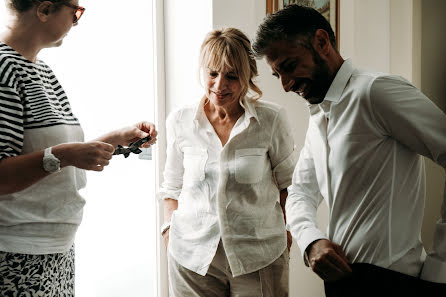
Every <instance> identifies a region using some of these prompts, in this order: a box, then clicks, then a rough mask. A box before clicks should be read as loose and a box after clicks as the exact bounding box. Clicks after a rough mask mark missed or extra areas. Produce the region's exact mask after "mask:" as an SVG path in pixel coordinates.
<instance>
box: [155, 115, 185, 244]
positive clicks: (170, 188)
mask: <svg viewBox="0 0 446 297" xmlns="http://www.w3.org/2000/svg"><path fill="white" fill-rule="evenodd" d="M176 122H177V119H176V114H175V113H174V114H171V115H169V117H168V118H167V120H166V140H167V158H166V164H165V167H164V173H163V176H164V181H163V184H162V186H161V189H160V190H159V192H158V194H157V195H158V198H159V199H162V200H164V223H170V221H171V219H172V214H173V212H174V211H175V210H176V209H178V199H179V197H180V194H181V189H182V186H183V172H184V168H183V153H182V151H181V149H180V148H179V146H178V142H177V140H178V139H177V136H176V133H175V124H176ZM169 233H170V229H169V230H168V231H166V232H165V233H164V234H163V238H164V243H165V245H166V248H167V246H168V243H169Z"/></svg>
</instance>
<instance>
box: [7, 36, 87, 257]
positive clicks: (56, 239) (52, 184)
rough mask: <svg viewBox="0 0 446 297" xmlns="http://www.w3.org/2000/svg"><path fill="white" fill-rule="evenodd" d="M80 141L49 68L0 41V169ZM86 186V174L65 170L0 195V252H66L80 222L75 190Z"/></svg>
mask: <svg viewBox="0 0 446 297" xmlns="http://www.w3.org/2000/svg"><path fill="white" fill-rule="evenodd" d="M82 141H84V134H83V131H82V128H81V126H80V124H79V122H78V120H77V118H76V117H75V116H74V115H73V113H72V111H71V107H70V104H69V102H68V99H67V96H66V95H65V92H64V90H63V89H62V87H61V85H60V84H59V82H58V81H57V79H56V76H55V75H54V73H53V72H52V70H51V69H50V68H49V67H48V66H47V65H46V64H45V63H44V62H42V61H38V62H37V63H32V62H30V61H28V60H26V59H25V58H24V57H23V56H22V55H20V54H19V53H18V52H16V51H14V50H13V49H12V48H11V47H9V46H8V45H6V44H4V43H1V42H0V166H1V162H2V160H4V159H5V158H9V157H15V156H18V155H25V154H28V153H31V152H35V151H42V150H44V149H45V148H47V147H50V146H54V145H57V144H61V143H69V142H82ZM0 182H1V181H0ZM85 184H86V176H85V171H84V170H82V169H79V168H76V167H74V166H67V167H64V168H62V170H61V171H59V172H56V173H53V174H51V175H49V176H47V177H46V178H44V179H42V180H40V181H39V182H37V183H35V184H33V185H32V186H30V187H28V188H26V189H24V190H22V191H19V192H15V193H12V194H6V195H1V196H0V251H3V252H11V253H22V254H50V253H62V252H66V251H68V250H69V249H70V248H71V246H72V244H73V241H74V237H75V234H76V230H77V228H78V226H79V224H80V223H81V220H82V210H83V207H84V204H85V200H84V198H83V197H82V196H81V195H80V193H79V190H80V189H81V188H83V187H85Z"/></svg>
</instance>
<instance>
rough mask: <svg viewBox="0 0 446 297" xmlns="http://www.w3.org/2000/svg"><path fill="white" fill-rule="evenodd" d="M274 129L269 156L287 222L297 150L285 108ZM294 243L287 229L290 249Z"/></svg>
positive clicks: (278, 116) (275, 122)
mask: <svg viewBox="0 0 446 297" xmlns="http://www.w3.org/2000/svg"><path fill="white" fill-rule="evenodd" d="M272 131H273V132H272V133H273V134H272V135H271V148H270V150H269V157H270V160H271V168H272V171H273V176H274V179H275V181H276V183H277V185H278V188H279V189H280V206H281V207H282V211H283V218H284V220H285V224H286V215H285V204H286V199H287V196H288V190H287V189H286V187H288V186H289V185H290V184H291V178H292V174H293V170H294V167H295V166H296V152H295V150H294V138H293V135H292V131H291V127H290V125H289V123H288V120H287V115H286V111H285V109H284V108H282V109H280V111H279V112H278V113H277V116H276V118H275V119H274V123H273V127H272ZM292 243H293V237H292V236H291V233H290V232H289V231H287V248H288V251H289V250H290V248H291V245H292Z"/></svg>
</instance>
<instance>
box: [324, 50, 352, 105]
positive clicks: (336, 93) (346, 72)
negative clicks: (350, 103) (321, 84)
mask: <svg viewBox="0 0 446 297" xmlns="http://www.w3.org/2000/svg"><path fill="white" fill-rule="evenodd" d="M354 70H355V69H354V67H353V64H352V61H351V60H350V59H347V60H345V61H344V63H342V65H341V68H339V70H338V73H336V76H335V78H334V79H333V82H332V83H331V85H330V88H329V89H328V91H327V94H326V95H325V98H324V101H325V100H327V101H331V102H338V101H339V99H340V98H341V96H342V93H343V92H344V89H345V86H346V85H347V82H348V81H349V79H350V77H351V76H352V74H353V71H354Z"/></svg>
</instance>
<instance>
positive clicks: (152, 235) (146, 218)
mask: <svg viewBox="0 0 446 297" xmlns="http://www.w3.org/2000/svg"><path fill="white" fill-rule="evenodd" d="M80 5H85V7H86V12H85V14H84V15H83V16H82V18H81V19H80V21H79V24H78V26H76V27H73V28H72V30H71V31H70V32H69V34H68V35H67V36H66V38H65V40H64V42H63V45H62V46H61V47H60V48H56V49H44V50H43V51H42V52H41V53H40V54H39V57H40V58H41V59H42V60H44V61H45V62H46V63H47V64H48V65H49V66H50V67H51V68H52V69H53V70H54V72H55V74H56V76H57V77H58V79H59V81H60V83H61V84H62V86H63V87H64V89H65V91H66V93H67V95H68V98H69V100H70V103H71V105H72V108H73V111H74V113H75V115H76V116H77V117H78V118H79V120H80V122H81V124H82V127H83V129H84V132H85V139H86V141H89V140H92V139H94V138H96V137H98V136H100V135H102V134H104V133H106V132H109V131H111V130H113V129H117V128H120V127H123V126H125V125H131V124H134V123H136V122H138V121H141V120H148V121H151V122H154V121H155V102H154V92H153V90H154V83H153V81H154V80H153V69H154V63H153V30H152V26H153V25H152V1H150V0H132V1H118V0H95V1H84V2H82V1H80ZM0 10H1V11H0V22H2V23H4V20H5V18H4V15H5V12H4V10H5V8H4V5H0ZM2 25H3V24H2ZM2 27H3V26H2ZM87 176H88V183H87V188H86V189H84V190H83V191H82V194H83V196H84V197H85V199H86V201H87V204H86V205H85V208H84V219H83V222H82V224H81V226H80V228H79V231H78V234H77V237H76V296H78V297H89V296H96V297H115V296H116V297H122V296H132V297H139V296H141V297H142V296H155V295H156V294H155V292H156V288H155V287H156V269H157V261H156V244H157V243H156V241H157V240H156V236H159V235H158V232H157V231H158V230H157V228H156V207H157V203H156V200H155V164H154V160H142V159H139V158H138V156H137V155H132V156H130V157H129V158H127V159H125V158H124V157H123V156H122V155H120V156H114V157H113V159H112V161H111V164H110V165H109V166H108V167H106V168H105V170H104V171H103V172H101V173H97V172H88V173H87Z"/></svg>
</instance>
